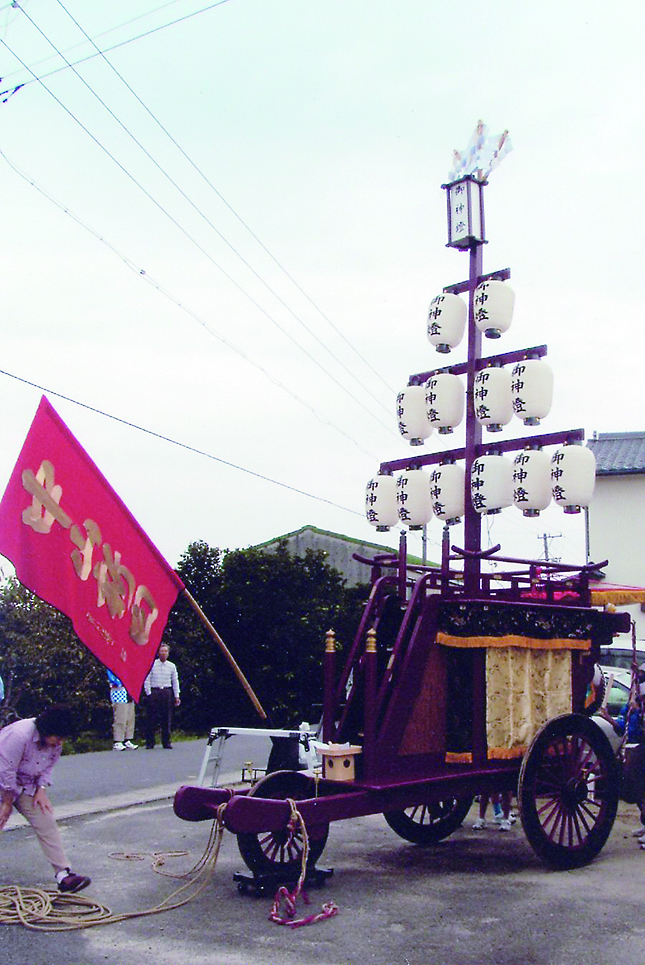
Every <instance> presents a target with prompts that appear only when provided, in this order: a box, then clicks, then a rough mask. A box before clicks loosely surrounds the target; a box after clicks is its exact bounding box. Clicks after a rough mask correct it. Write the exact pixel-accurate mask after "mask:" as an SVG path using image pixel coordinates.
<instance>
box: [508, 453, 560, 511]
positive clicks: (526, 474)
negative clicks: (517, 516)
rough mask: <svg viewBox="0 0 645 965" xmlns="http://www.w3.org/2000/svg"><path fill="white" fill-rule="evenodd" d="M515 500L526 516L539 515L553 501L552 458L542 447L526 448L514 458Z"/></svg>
mask: <svg viewBox="0 0 645 965" xmlns="http://www.w3.org/2000/svg"><path fill="white" fill-rule="evenodd" d="M513 502H514V504H515V505H516V506H517V508H518V509H521V510H522V512H523V513H524V515H525V516H539V514H540V513H541V512H542V510H543V509H546V508H547V506H548V505H549V503H550V502H551V460H550V458H549V456H548V455H547V454H546V452H543V451H542V450H541V449H524V450H523V451H522V452H520V453H518V454H517V456H516V457H515V459H514V460H513Z"/></svg>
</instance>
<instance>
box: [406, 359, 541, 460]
mask: <svg viewBox="0 0 645 965" xmlns="http://www.w3.org/2000/svg"><path fill="white" fill-rule="evenodd" d="M473 391H474V408H475V416H476V418H477V421H478V422H479V423H480V424H481V425H483V426H486V428H487V429H488V431H489V432H499V431H500V430H501V429H502V428H503V427H504V426H506V425H508V423H509V422H510V421H511V419H512V417H513V415H516V416H517V417H518V418H519V419H522V421H523V422H524V424H525V425H531V426H536V425H539V423H540V420H541V419H544V418H545V417H546V416H547V415H548V414H549V411H550V409H551V403H552V400H553V372H552V370H551V367H550V366H549V365H547V363H546V362H543V361H542V360H541V359H524V360H523V361H521V362H518V363H517V364H516V365H515V366H514V367H513V369H512V370H510V369H506V368H504V367H502V366H490V367H489V368H485V369H480V370H479V372H477V375H476V376H475V382H474V389H473ZM396 401H397V419H398V425H399V431H400V433H401V435H402V436H403V438H404V439H408V440H409V441H410V444H411V445H413V446H420V445H422V444H423V440H424V439H427V438H428V436H429V435H430V434H431V433H432V431H433V429H438V431H439V433H440V434H446V433H449V432H452V431H453V429H454V428H456V427H457V426H458V425H459V424H460V423H461V422H462V420H463V417H464V409H465V390H464V386H463V382H462V381H461V379H460V378H459V376H457V375H453V374H452V373H450V372H439V373H437V374H435V375H432V376H430V378H429V379H428V381H427V382H426V384H425V387H424V386H420V385H408V386H406V388H405V389H404V390H403V391H402V392H399V394H398V396H397V400H396Z"/></svg>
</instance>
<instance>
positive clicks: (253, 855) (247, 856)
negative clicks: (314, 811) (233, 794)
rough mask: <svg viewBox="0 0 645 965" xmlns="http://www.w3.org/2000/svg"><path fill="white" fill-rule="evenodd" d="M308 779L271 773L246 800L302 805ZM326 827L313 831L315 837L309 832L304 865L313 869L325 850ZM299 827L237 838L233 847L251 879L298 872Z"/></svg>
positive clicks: (296, 773) (294, 773)
mask: <svg viewBox="0 0 645 965" xmlns="http://www.w3.org/2000/svg"><path fill="white" fill-rule="evenodd" d="M310 788H311V783H310V780H309V778H307V776H306V775H305V774H303V773H301V772H300V771H274V773H273V774H267V776H266V777H263V778H262V780H260V781H258V782H257V784H255V785H254V786H253V787H252V788H251V790H250V791H249V797H263V798H274V799H277V800H280V801H285V800H286V799H287V798H293V799H294V800H295V801H302V800H303V799H304V798H306V797H309V796H310V793H311V792H310ZM328 834H329V826H327V827H325V828H324V829H322V833H321V829H316V836H315V837H314V836H313V832H309V858H308V862H307V863H308V865H310V866H312V867H313V865H315V863H316V861H317V860H318V858H320V856H321V854H322V853H323V851H324V849H325V845H326V843H327V837H328ZM303 844H304V842H303V835H302V830H301V828H300V827H297V828H295V829H294V830H292V829H289V828H287V827H285V828H281V829H280V830H279V831H263V832H260V833H259V834H238V836H237V845H238V848H239V849H240V854H241V855H242V858H243V859H244V862H245V864H246V865H247V867H248V868H250V869H251V871H252V872H253V874H255V875H266V874H274V873H276V872H283V871H286V872H287V873H288V874H292V873H293V872H294V870H295V871H296V872H297V871H299V870H300V863H301V860H302V850H303Z"/></svg>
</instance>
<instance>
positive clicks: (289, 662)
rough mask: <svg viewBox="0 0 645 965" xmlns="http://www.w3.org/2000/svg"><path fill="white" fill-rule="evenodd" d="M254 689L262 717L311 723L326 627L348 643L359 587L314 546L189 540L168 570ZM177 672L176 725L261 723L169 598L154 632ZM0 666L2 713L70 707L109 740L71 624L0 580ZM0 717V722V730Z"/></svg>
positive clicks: (104, 694) (99, 692)
mask: <svg viewBox="0 0 645 965" xmlns="http://www.w3.org/2000/svg"><path fill="white" fill-rule="evenodd" d="M177 570H178V572H179V574H180V575H181V577H182V579H183V581H184V583H185V585H186V587H187V589H188V590H189V591H190V592H191V594H192V595H193V597H194V598H195V599H196V600H197V602H198V603H199V604H200V606H201V607H202V609H203V610H204V612H205V613H206V615H207V616H208V618H209V619H210V621H211V622H212V624H213V626H214V627H215V628H216V630H217V632H218V633H219V635H220V636H221V637H222V639H223V640H224V642H225V643H226V646H227V647H228V649H229V650H230V652H231V653H232V655H233V657H234V659H235V660H236V661H237V663H238V664H239V666H240V668H241V670H242V672H243V673H244V674H245V676H246V677H247V679H248V680H249V683H250V684H251V686H252V687H253V689H254V690H255V692H256V694H257V696H258V698H259V700H260V702H261V703H262V706H263V707H264V709H265V711H266V712H267V713H268V714H269V716H270V718H271V720H272V722H273V723H275V724H276V725H279V726H283V725H285V726H286V725H288V726H291V725H292V724H294V723H297V722H298V721H300V720H302V719H310V720H311V719H313V717H314V715H315V713H316V712H317V711H316V707H317V706H319V705H320V704H321V702H322V655H323V649H324V637H325V632H326V631H327V630H328V629H330V628H333V629H334V630H335V631H336V634H337V638H338V640H339V642H341V643H344V644H346V645H347V644H349V643H350V642H351V637H352V636H353V633H354V631H355V628H356V626H357V625H358V621H359V619H360V612H361V605H362V601H363V599H364V597H365V591H364V588H358V589H348V588H346V587H345V585H344V580H343V577H342V576H341V574H340V573H338V572H337V571H336V570H333V569H332V568H331V567H329V566H328V565H327V564H326V563H325V561H324V554H323V553H320V552H318V553H315V552H313V551H309V552H307V554H306V555H305V556H304V557H292V556H290V555H289V553H288V552H287V549H286V546H285V545H280V546H279V547H278V549H277V550H276V551H274V552H269V553H267V552H263V551H261V550H257V549H245V550H234V551H231V552H226V553H223V552H221V551H220V550H219V549H217V548H212V547H210V546H208V544H207V543H204V542H195V543H192V544H191V545H190V546H189V547H188V549H187V550H186V552H185V553H184V554H183V556H182V558H181V561H180V563H179V566H178V567H177ZM164 642H167V643H169V644H170V647H171V657H170V659H171V660H173V661H174V662H175V663H176V664H177V667H178V670H179V675H180V681H181V689H182V694H181V696H182V706H181V708H180V710H179V711H178V712H177V713H176V715H175V723H176V725H177V726H178V727H181V728H183V729H185V730H188V731H193V732H195V733H207V732H208V730H209V729H210V728H211V727H212V726H214V725H216V724H228V725H239V726H241V725H246V726H258V725H259V724H260V718H259V716H258V714H257V712H256V711H255V709H254V708H253V706H252V704H251V702H250V700H249V698H248V696H247V695H246V694H245V692H244V690H243V689H242V686H241V684H240V682H239V681H238V679H237V677H236V676H235V674H234V672H233V670H232V669H231V667H230V665H229V663H228V662H227V661H226V660H225V658H224V657H223V656H222V653H221V650H220V648H219V647H218V646H217V644H216V643H215V641H214V640H213V638H212V637H211V636H210V635H209V633H208V632H207V630H206V629H205V627H204V626H203V624H202V622H201V621H200V620H199V619H198V617H197V616H196V614H195V612H194V610H193V609H192V608H191V607H190V606H189V604H188V603H187V601H186V600H185V598H184V597H183V595H182V594H180V596H179V599H178V601H177V603H176V604H175V607H174V608H173V610H172V611H171V614H170V618H169V621H168V624H167V627H166V632H165V635H164ZM0 673H1V674H2V676H3V678H4V681H5V685H6V689H7V696H6V700H5V702H4V707H3V708H0V711H1V710H4V711H5V712H9V713H10V712H11V711H12V710H13V709H15V711H16V712H17V714H18V715H19V716H21V717H31V716H35V715H36V714H38V713H39V712H40V711H41V710H42V709H43V707H46V706H48V705H49V704H51V703H55V702H60V701H65V702H68V703H71V704H72V705H73V706H74V707H75V708H76V710H77V711H78V713H79V717H80V718H81V720H82V721H83V729H84V730H85V729H87V730H90V731H94V732H96V733H98V734H102V735H104V736H106V737H108V738H109V735H110V728H111V709H110V704H109V701H108V689H107V684H106V678H105V668H104V667H103V665H102V664H101V663H100V662H99V661H98V660H97V658H96V657H94V655H93V654H92V653H91V652H90V651H89V650H88V649H87V648H86V647H85V646H84V645H83V644H82V643H81V642H80V641H79V640H78V638H77V636H76V634H75V633H74V630H73V628H72V625H71V622H70V620H68V618H67V617H65V616H64V615H63V614H61V613H59V612H58V611H57V610H55V609H54V608H53V607H51V606H49V605H48V604H46V603H44V602H43V601H42V600H40V599H38V597H36V596H34V595H33V594H32V593H30V592H29V591H28V590H26V589H25V588H24V587H23V586H21V585H20V583H18V581H17V580H8V581H6V582H5V583H4V584H3V585H2V586H0ZM1 724H2V720H1V719H0V725H1Z"/></svg>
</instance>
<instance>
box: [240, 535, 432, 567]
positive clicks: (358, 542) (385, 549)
mask: <svg viewBox="0 0 645 965" xmlns="http://www.w3.org/2000/svg"><path fill="white" fill-rule="evenodd" d="M305 533H313V534H315V535H317V536H322V537H327V538H328V539H331V540H339V541H341V542H343V543H348V544H350V545H351V546H357V547H362V548H365V547H368V548H369V549H373V550H375V551H376V553H397V552H398V550H397V549H393V548H392V547H391V546H383V544H382V543H372V542H371V541H370V540H366V539H356V538H355V537H353V536H345V535H344V534H342V533H332V532H330V531H329V530H327V529H319V528H318V527H317V526H301V527H300V529H296V530H294V531H293V532H292V533H284V534H283V535H282V536H274V537H273V539H268V540H266V541H265V542H264V543H256V544H255V546H253V549H256V550H261V549H265V548H266V547H270V546H275V544H276V543H279V542H281V541H282V540H292V539H295V538H297V537H298V536H302V535H303V534H305ZM408 562H409V563H413V564H419V563H421V562H422V560H421V559H420V558H419V557H417V556H411V555H410V554H408Z"/></svg>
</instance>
